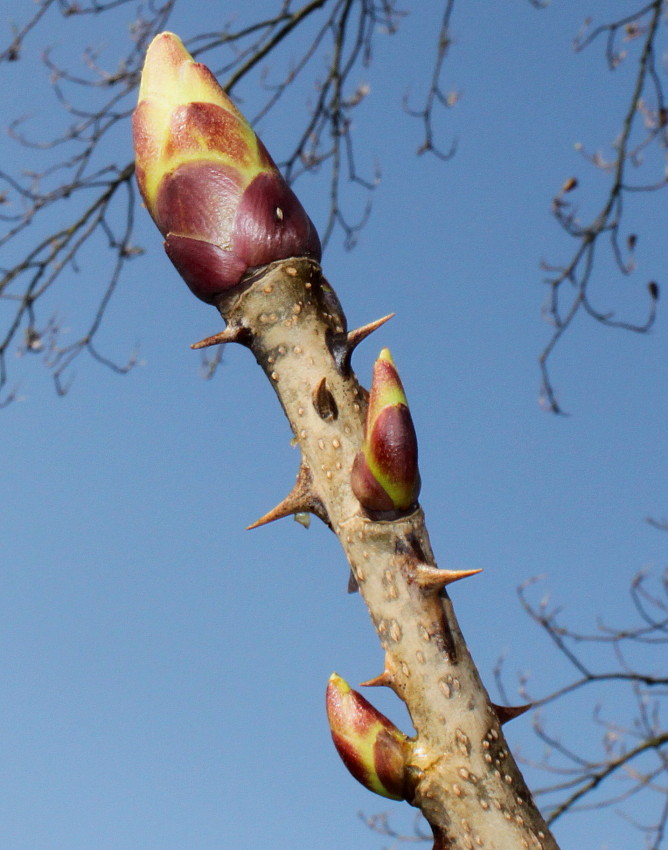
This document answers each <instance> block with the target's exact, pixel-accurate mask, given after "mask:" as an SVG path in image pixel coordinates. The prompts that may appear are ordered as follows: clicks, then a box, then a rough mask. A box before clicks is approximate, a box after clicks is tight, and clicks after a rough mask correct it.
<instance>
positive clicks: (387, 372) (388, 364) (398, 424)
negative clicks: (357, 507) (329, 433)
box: [350, 348, 420, 512]
mask: <svg viewBox="0 0 668 850" xmlns="http://www.w3.org/2000/svg"><path fill="white" fill-rule="evenodd" d="M350 483H351V486H352V490H353V493H354V494H355V496H356V497H357V499H358V501H359V502H360V504H361V505H362V507H363V508H365V509H366V510H367V511H371V512H387V511H407V510H408V509H409V508H411V507H413V505H415V503H416V502H417V498H418V495H419V493H420V473H419V470H418V445H417V437H416V435H415V427H414V426H413V419H412V418H411V414H410V410H409V409H408V402H407V400H406V394H405V393H404V388H403V386H402V383H401V379H400V378H399V373H398V372H397V369H396V366H395V365H394V361H393V360H392V355H391V354H390V352H389V349H387V348H384V349H383V350H382V351H381V352H380V356H379V357H378V360H376V362H375V364H374V367H373V381H372V384H371V393H370V396H369V407H368V410H367V417H366V425H365V429H364V442H363V444H362V448H361V450H360V451H359V452H358V454H357V456H356V457H355V461H354V463H353V468H352V472H351V482H350Z"/></svg>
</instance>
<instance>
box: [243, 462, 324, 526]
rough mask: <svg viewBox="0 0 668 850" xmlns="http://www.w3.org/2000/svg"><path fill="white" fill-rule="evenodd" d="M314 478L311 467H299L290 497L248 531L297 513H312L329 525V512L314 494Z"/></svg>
mask: <svg viewBox="0 0 668 850" xmlns="http://www.w3.org/2000/svg"><path fill="white" fill-rule="evenodd" d="M312 485H313V477H312V475H311V470H310V469H309V467H308V466H307V465H306V464H305V463H302V465H301V466H300V467H299V473H298V475H297V481H296V482H295V486H294V487H293V488H292V490H290V492H289V493H288V495H287V496H286V497H285V499H283V500H282V501H281V502H279V503H278V504H277V505H276V507H275V508H272V509H271V510H270V511H268V512H267V513H266V514H264V516H261V517H260V519H258V520H256V521H255V522H254V523H251V525H249V526H247V527H246V530H247V531H250V530H251V529H253V528H259V526H261V525H266V524H267V523H269V522H273V521H274V520H277V519H282V518H283V517H286V516H290V514H297V513H304V512H307V513H311V514H315V516H317V517H319V518H320V519H321V520H322V521H323V522H324V523H325V524H327V525H329V517H328V516H327V511H326V510H325V506H324V505H323V503H322V501H321V500H320V498H319V497H318V496H317V495H316V494H315V493H314V492H313V490H312Z"/></svg>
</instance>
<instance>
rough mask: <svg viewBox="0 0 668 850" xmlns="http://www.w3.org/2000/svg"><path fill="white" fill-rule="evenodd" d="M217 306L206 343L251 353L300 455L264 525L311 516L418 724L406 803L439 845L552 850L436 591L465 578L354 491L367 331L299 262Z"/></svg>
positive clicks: (385, 681)
mask: <svg viewBox="0 0 668 850" xmlns="http://www.w3.org/2000/svg"><path fill="white" fill-rule="evenodd" d="M217 306H218V308H219V310H220V313H221V315H222V316H223V318H224V319H225V321H226V322H227V328H226V330H225V331H224V332H223V333H222V334H219V335H217V336H216V337H211V338H209V339H208V340H205V341H203V343H202V344H213V343H215V342H239V343H241V344H243V345H245V346H247V347H248V348H250V350H251V351H252V352H253V354H254V355H255V357H256V359H257V361H258V363H259V364H260V366H261V367H262V369H263V370H264V372H265V374H266V375H267V377H268V379H269V381H270V382H271V384H272V386H273V387H274V390H275V391H276V394H277V395H278V398H279V401H280V403H281V405H282V407H283V409H284V411H285V413H286V416H287V417H288V420H289V422H290V426H291V428H292V430H293V432H294V435H295V438H296V441H297V442H298V445H299V447H300V449H301V455H302V461H301V469H300V473H299V476H298V480H297V484H296V485H295V488H294V489H293V491H292V493H291V494H290V495H289V496H288V498H287V499H286V500H284V501H283V502H282V503H281V505H279V506H278V508H277V509H275V510H274V511H271V512H270V513H269V514H268V515H267V516H265V517H263V518H262V520H260V523H262V522H265V521H269V520H271V519H276V518H278V517H280V516H285V515H286V514H289V513H299V512H301V511H310V512H312V513H315V514H316V515H318V516H320V517H321V519H323V520H324V521H325V522H326V523H327V524H328V525H329V526H330V527H331V529H332V530H333V531H334V532H335V534H336V535H337V537H338V538H339V541H340V542H341V545H342V547H343V549H344V551H345V553H346V556H347V558H348V561H349V563H350V567H351V569H352V571H353V574H354V576H355V579H356V580H357V583H358V585H359V589H360V592H361V594H362V596H363V597H364V600H365V602H366V604H367V606H368V608H369V612H370V615H371V619H372V621H373V623H374V626H375V628H376V631H377V633H378V636H379V638H380V641H381V644H382V646H383V648H384V650H385V669H384V671H383V672H382V674H381V675H380V676H379V677H377V678H376V679H375V680H372V681H371V682H370V683H369V684H382V685H387V686H389V687H391V688H392V689H393V690H394V691H395V692H396V693H397V695H398V696H399V697H400V698H401V699H402V700H403V701H404V702H405V703H406V705H407V707H408V710H409V712H410V715H411V718H412V721H413V725H414V727H415V731H416V735H415V738H414V739H412V743H411V746H410V750H409V753H410V754H409V756H408V758H407V761H406V775H405V779H406V787H407V789H408V791H407V794H406V796H407V799H408V801H409V802H410V803H411V805H413V806H416V807H418V808H419V809H421V811H422V813H423V814H424V815H425V817H426V819H427V820H428V822H429V823H430V825H431V828H432V831H433V833H434V848H435V849H436V848H441V850H445V848H449V850H472V848H474V847H484V848H488V850H514V849H515V848H517V850H521V848H532V850H539V848H540V850H557V844H556V842H555V840H554V838H553V837H552V835H551V834H550V831H549V829H548V827H547V825H546V823H545V821H544V819H543V818H542V816H541V814H540V812H539V811H538V809H537V807H536V806H535V804H534V802H533V799H532V797H531V794H530V792H529V790H528V788H527V786H526V784H525V782H524V780H523V778H522V775H521V773H520V771H519V769H518V767H517V764H516V763H515V760H514V758H513V756H512V755H511V753H510V750H509V747H508V745H507V743H506V741H505V739H504V736H503V733H502V731H501V721H500V719H499V717H500V716H501V718H502V720H505V719H507V716H506V715H503V714H502V715H499V714H497V710H496V708H495V707H494V706H493V705H492V703H491V702H490V700H489V697H488V695H487V692H486V690H485V688H484V686H483V684H482V682H481V681H480V677H479V675H478V672H477V670H476V667H475V665H474V663H473V660H472V659H471V656H470V654H469V651H468V649H467V646H466V643H465V641H464V638H463V636H462V633H461V631H460V629H459V625H458V623H457V619H456V617H455V613H454V609H453V605H452V601H451V600H450V598H449V597H448V595H447V593H446V591H445V586H446V585H447V584H449V583H451V582H452V581H454V580H456V579H458V578H462V577H464V574H459V573H453V572H451V571H448V570H438V569H437V566H436V562H435V559H434V555H433V553H432V550H431V546H430V543H429V537H428V534H427V529H426V526H425V522H424V515H423V513H422V510H421V509H420V508H419V507H415V508H414V509H412V510H409V511H407V512H406V513H405V514H403V515H402V514H399V515H398V516H397V517H396V518H394V519H390V520H387V519H385V520H380V521H378V520H373V519H371V518H370V517H369V516H368V515H366V514H365V513H364V511H363V510H362V508H361V506H360V503H359V502H358V501H357V499H356V498H355V496H354V494H353V492H352V489H351V485H350V475H351V468H352V465H353V461H354V458H355V456H356V454H357V452H358V451H359V449H360V446H361V444H362V441H363V437H364V422H365V413H366V407H367V393H366V391H365V390H364V389H363V388H362V387H361V386H360V384H359V383H358V381H357V378H356V377H355V374H354V372H353V371H352V369H351V367H350V355H351V353H352V349H353V348H354V346H355V344H356V343H357V342H358V341H359V340H360V339H361V338H363V337H364V336H365V335H366V334H365V330H364V329H362V330H358V331H354V332H352V333H350V334H349V333H348V331H347V327H346V319H345V315H344V313H343V310H342V309H341V306H340V304H339V301H338V299H337V297H336V295H335V293H334V292H333V290H332V289H331V287H330V286H329V285H328V284H327V282H326V281H325V280H324V278H323V277H322V273H321V269H320V266H319V265H318V264H317V263H316V262H314V261H312V260H307V259H291V260H284V261H280V262H277V263H274V264H272V265H270V266H268V267H265V268H264V269H263V270H261V271H260V272H259V273H258V275H257V277H256V278H255V279H253V280H252V281H251V282H250V283H249V285H248V286H247V287H246V288H245V289H243V291H241V292H240V293H239V292H238V291H234V292H233V294H228V295H225V296H221V297H220V298H219V299H218V302H217ZM256 524H257V523H256Z"/></svg>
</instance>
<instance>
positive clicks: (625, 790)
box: [495, 571, 668, 850]
mask: <svg viewBox="0 0 668 850" xmlns="http://www.w3.org/2000/svg"><path fill="white" fill-rule="evenodd" d="M534 584H535V580H533V581H531V582H527V583H526V584H524V585H523V586H522V587H520V588H519V591H518V592H519V597H520V601H521V604H522V607H523V608H524V610H525V611H526V612H527V614H528V615H529V616H530V617H531V619H532V620H533V621H534V622H535V623H536V624H537V625H538V626H539V627H540V628H541V629H542V631H543V632H544V633H545V634H546V635H547V636H548V637H549V639H550V641H551V642H552V644H553V645H554V646H555V647H556V649H557V650H558V652H559V654H560V656H561V657H562V658H563V659H564V660H565V661H566V662H567V665H568V666H569V667H570V668H571V669H572V670H573V672H574V678H573V679H571V680H570V681H569V682H568V683H567V684H565V685H562V686H560V687H558V688H555V689H554V690H553V691H551V692H550V693H548V694H546V695H545V696H543V697H538V698H535V697H533V695H532V694H531V693H530V692H529V689H528V677H527V676H524V675H523V676H521V677H520V685H519V692H520V694H521V697H522V699H524V700H527V701H530V702H532V704H533V705H534V707H537V708H544V707H546V706H549V705H552V706H554V705H557V704H558V705H560V704H561V701H562V700H564V699H568V698H571V697H573V696H574V695H578V697H579V699H580V701H581V700H582V698H583V696H584V697H586V696H589V697H590V698H592V699H595V700H596V702H595V703H594V704H593V708H592V721H593V722H594V724H595V726H597V727H598V728H599V729H600V730H601V731H602V734H601V737H600V753H599V754H598V755H589V754H588V752H589V750H590V747H586V748H583V747H582V744H581V741H580V740H578V742H577V743H576V744H573V745H569V744H567V743H566V742H565V740H564V736H563V735H559V734H555V733H553V732H551V731H549V730H548V726H547V725H546V722H545V720H544V718H543V713H542V712H539V713H537V714H536V715H535V717H534V724H533V725H534V732H535V734H536V736H537V739H538V740H539V741H540V742H541V743H542V744H543V745H544V746H545V748H546V750H545V753H544V755H543V756H542V757H541V758H539V759H530V758H528V757H526V756H524V757H522V759H521V760H522V761H523V762H524V763H525V764H530V765H531V766H533V767H535V768H537V769H539V770H541V771H543V772H545V773H547V774H548V775H550V776H552V777H553V781H551V782H549V783H548V784H547V785H544V786H543V787H539V788H537V789H535V790H534V794H535V795H536V797H537V799H538V800H539V801H542V803H543V805H544V806H545V807H546V809H547V821H548V822H549V823H554V821H556V820H557V819H558V818H561V817H562V816H563V815H565V814H568V813H571V812H575V811H583V810H586V809H600V808H607V807H612V806H615V807H617V806H619V805H620V804H622V803H626V802H627V801H629V800H631V799H634V800H635V798H638V802H636V803H635V806H634V811H638V812H644V813H645V817H644V821H643V822H640V821H636V820H634V819H633V818H631V817H630V816H629V815H628V813H627V812H626V811H625V810H624V809H622V810H621V812H620V814H621V815H622V816H623V817H625V818H626V819H627V820H629V821H630V822H631V823H634V824H635V825H636V826H637V828H638V829H640V830H641V831H642V832H643V833H644V835H645V837H646V842H647V846H648V847H650V848H654V850H658V848H659V846H660V845H661V841H662V839H663V836H664V835H665V830H666V817H667V812H668V728H666V725H665V718H663V717H662V714H661V711H662V709H665V704H666V697H668V676H666V675H665V672H664V671H665V663H660V662H659V664H658V666H657V661H658V659H659V658H661V659H663V658H665V647H666V645H668V602H667V597H666V594H667V593H668V571H665V572H664V574H663V576H662V577H661V579H660V580H659V587H658V589H657V590H654V589H652V587H651V586H650V585H649V582H648V576H647V574H646V573H639V574H638V575H636V576H635V577H634V579H633V581H632V582H631V586H630V589H629V595H630V598H631V603H632V607H633V609H634V610H635V612H636V614H637V615H638V618H639V622H637V623H635V624H634V625H632V626H631V627H620V626H610V625H608V624H606V623H604V622H599V623H598V624H597V627H596V630H595V631H591V632H580V631H578V630H575V629H572V628H570V627H569V626H565V625H563V624H562V622H561V617H560V615H561V612H560V610H559V609H554V608H550V607H549V600H548V599H547V597H543V599H542V600H541V601H540V602H539V603H538V604H535V603H534V602H532V601H530V599H529V596H528V591H529V588H530V587H531V586H532V585H534ZM591 649H596V650H597V651H596V652H595V653H594V658H593V660H591V661H588V660H587V659H586V658H585V651H586V652H587V654H589V655H591ZM657 649H658V650H659V655H656V650H657ZM601 651H603V652H607V653H608V654H609V655H610V659H609V661H608V663H607V664H606V663H605V662H604V663H602V661H601ZM647 651H650V654H649V655H648V654H647ZM608 665H609V666H608ZM648 665H649V666H648ZM653 666H657V669H653ZM495 679H496V683H497V686H498V687H499V690H500V693H501V695H502V697H503V699H504V701H508V695H507V693H506V687H505V683H504V676H503V665H502V662H501V661H499V663H498V664H497V667H496V669H495ZM620 687H622V688H625V689H626V692H625V698H624V703H625V704H628V703H629V702H630V703H631V705H632V706H633V709H632V710H633V714H634V716H633V718H632V719H631V720H630V721H627V722H625V721H624V720H623V719H622V718H621V717H620V716H619V712H618V711H616V710H613V711H612V713H611V714H612V716H611V718H610V719H609V718H607V717H605V716H604V714H603V711H602V709H601V707H600V703H601V702H602V701H604V700H605V701H606V702H608V703H609V704H610V705H612V706H613V707H614V706H618V705H619V704H620V700H619V691H618V689H619V688H620ZM629 697H630V700H629ZM555 716H556V715H555ZM571 732H572V730H571ZM592 741H593V739H592Z"/></svg>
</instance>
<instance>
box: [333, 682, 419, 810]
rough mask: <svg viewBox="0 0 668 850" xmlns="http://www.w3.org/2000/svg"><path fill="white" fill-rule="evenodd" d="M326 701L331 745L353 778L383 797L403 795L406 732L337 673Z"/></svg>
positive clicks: (404, 794)
mask: <svg viewBox="0 0 668 850" xmlns="http://www.w3.org/2000/svg"><path fill="white" fill-rule="evenodd" d="M326 704H327V717H328V719H329V727H330V729H331V732H332V740H333V741H334V746H335V747H336V749H337V752H338V754H339V755H340V756H341V760H342V761H343V763H344V764H345V766H346V767H347V768H348V770H349V771H350V772H351V773H352V775H353V776H354V777H355V779H357V781H358V782H361V783H362V785H364V787H365V788H368V789H369V791H373V792H374V793H376V794H380V795H381V796H383V797H389V798H390V799H392V800H403V799H405V796H406V789H405V785H406V767H405V765H406V756H407V751H408V747H409V741H408V738H407V737H406V735H404V733H403V732H401V731H400V730H399V729H397V727H396V726H395V725H394V723H392V721H391V720H388V719H387V717H385V715H384V714H381V713H380V712H379V711H378V710H377V709H376V708H374V707H373V706H372V705H371V703H370V702H369V701H368V700H366V699H364V697H363V696H362V694H360V693H358V692H357V691H354V690H353V689H352V688H351V687H350V685H349V684H348V683H347V682H346V681H345V680H344V679H342V678H341V677H340V676H338V675H337V674H336V673H332V675H331V676H330V679H329V684H328V685H327V696H326Z"/></svg>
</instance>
